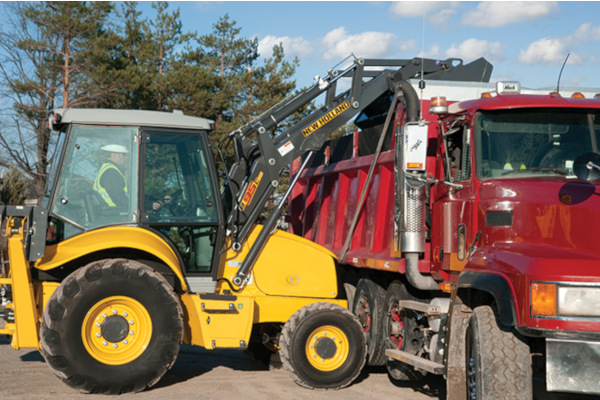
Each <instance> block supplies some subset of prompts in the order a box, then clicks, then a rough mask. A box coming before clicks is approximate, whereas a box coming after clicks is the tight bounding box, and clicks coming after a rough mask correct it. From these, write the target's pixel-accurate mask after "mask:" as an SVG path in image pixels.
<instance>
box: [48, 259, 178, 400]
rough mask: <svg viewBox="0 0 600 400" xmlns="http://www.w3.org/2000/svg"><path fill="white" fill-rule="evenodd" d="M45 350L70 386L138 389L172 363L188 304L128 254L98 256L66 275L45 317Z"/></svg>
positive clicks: (107, 390)
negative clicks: (111, 257) (128, 256)
mask: <svg viewBox="0 0 600 400" xmlns="http://www.w3.org/2000/svg"><path fill="white" fill-rule="evenodd" d="M40 334H41V343H42V351H41V352H42V354H43V356H44V358H45V359H46V361H47V363H48V365H50V367H51V368H52V370H53V371H54V373H55V374H56V375H57V376H58V377H59V378H60V379H62V380H63V381H64V382H65V383H66V384H67V385H69V386H71V387H73V388H76V389H78V390H80V391H82V392H85V393H103V394H119V393H128V392H139V391H142V390H144V389H146V388H148V387H150V386H152V385H154V384H155V383H156V382H158V380H160V378H162V376H163V375H164V374H165V373H166V372H167V370H168V369H169V368H171V366H172V365H173V363H174V362H175V359H176V358H177V355H178V353H179V347H180V345H181V342H182V340H183V309H182V307H181V304H180V303H179V300H178V299H177V297H176V295H175V293H174V292H173V289H172V288H171V286H170V285H169V284H168V282H167V281H166V280H165V279H164V278H163V277H162V276H161V275H160V274H158V273H157V272H155V271H154V270H152V269H151V268H149V267H147V266H145V265H143V264H141V263H139V262H136V261H130V260H125V259H106V260H100V261H95V262H92V263H90V264H88V265H87V266H85V267H83V268H81V269H79V270H77V271H75V272H73V273H72V274H71V275H69V276H68V277H67V278H66V279H65V280H64V281H63V282H62V284H61V285H60V286H59V287H58V289H56V291H55V292H54V293H53V294H52V296H51V297H50V299H49V301H48V304H47V306H46V309H45V311H44V313H43V316H42V323H41V332H40Z"/></svg>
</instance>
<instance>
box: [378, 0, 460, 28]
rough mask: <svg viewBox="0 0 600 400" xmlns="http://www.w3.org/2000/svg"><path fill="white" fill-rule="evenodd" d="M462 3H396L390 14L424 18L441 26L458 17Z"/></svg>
mask: <svg viewBox="0 0 600 400" xmlns="http://www.w3.org/2000/svg"><path fill="white" fill-rule="evenodd" d="M459 7H460V2H457V1H396V2H394V3H393V4H392V6H391V7H390V13H391V14H392V15H394V16H398V17H404V18H422V17H423V16H425V19H426V20H427V21H428V22H430V23H432V24H435V25H441V24H443V23H445V22H446V21H448V20H449V19H450V18H452V17H453V16H454V15H456V12H457V9H458V8H459Z"/></svg>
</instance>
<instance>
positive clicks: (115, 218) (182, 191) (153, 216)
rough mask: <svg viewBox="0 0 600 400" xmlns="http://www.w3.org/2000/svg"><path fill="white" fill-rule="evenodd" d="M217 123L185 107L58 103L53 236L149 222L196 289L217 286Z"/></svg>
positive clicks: (49, 195)
mask: <svg viewBox="0 0 600 400" xmlns="http://www.w3.org/2000/svg"><path fill="white" fill-rule="evenodd" d="M211 123H212V121H210V120H207V119H203V118H194V117H190V116H185V115H183V114H181V113H161V112H152V111H130V110H103V109H100V110H98V109H95V110H87V109H66V110H56V111H55V113H54V114H53V116H52V126H53V127H54V129H57V130H59V131H60V136H59V146H58V152H59V154H57V156H56V157H55V164H54V166H53V169H52V174H51V175H52V179H51V180H50V182H51V183H50V184H49V185H48V187H47V192H46V196H45V197H44V204H43V205H44V206H45V207H47V208H48V210H49V211H50V217H51V234H52V236H51V240H53V241H54V242H61V241H63V240H65V239H68V238H71V237H73V236H76V235H79V234H81V233H84V232H87V231H90V230H93V229H96V228H99V227H106V226H115V225H116V226H119V225H130V226H131V225H133V226H140V227H144V228H147V229H150V230H152V231H154V232H156V233H158V234H159V235H162V236H164V237H166V238H168V239H169V240H168V242H169V243H170V244H171V245H173V246H175V247H176V248H177V250H178V253H179V255H180V257H181V261H182V267H183V270H184V271H185V273H186V277H187V280H188V283H189V284H190V286H191V287H192V289H193V290H196V291H213V290H214V289H215V286H216V271H217V265H218V258H219V257H218V252H219V251H220V249H217V248H215V244H216V243H217V242H219V240H218V239H220V240H222V238H220V237H218V236H219V234H220V233H222V232H221V229H219V227H220V226H223V218H224V217H223V210H222V207H221V204H220V202H219V201H218V197H217V196H216V194H217V193H218V188H217V178H216V171H215V168H214V165H213V163H212V161H210V160H212V155H211V153H210V152H209V146H208V141H207V133H208V132H209V131H210V129H211ZM111 180H112V181H111ZM115 181H116V182H115Z"/></svg>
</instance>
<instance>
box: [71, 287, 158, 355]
mask: <svg viewBox="0 0 600 400" xmlns="http://www.w3.org/2000/svg"><path fill="white" fill-rule="evenodd" d="M81 338H82V340H83V345H84V346H85V348H86V350H87V351H88V353H89V354H90V355H91V356H92V357H94V358H95V359H96V360H97V361H99V362H101V363H103V364H108V365H123V364H127V363H129V362H131V361H133V360H135V359H136V358H138V357H139V356H140V355H141V354H142V353H143V352H144V351H145V350H146V348H147V347H148V344H149V343H150V339H151V338H152V319H151V318H150V314H149V313H148V310H146V308H145V307H144V306H143V305H142V304H141V303H140V302H138V301H137V300H134V299H132V298H131V297H125V296H113V297H108V298H106V299H104V300H102V301H99V302H98V303H96V304H94V305H93V306H92V307H91V308H90V310H89V311H88V313H87V314H86V316H85V318H84V320H83V324H82V327H81Z"/></svg>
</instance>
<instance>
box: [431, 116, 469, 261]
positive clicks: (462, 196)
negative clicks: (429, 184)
mask: <svg viewBox="0 0 600 400" xmlns="http://www.w3.org/2000/svg"><path fill="white" fill-rule="evenodd" d="M440 140H441V139H440ZM445 140H446V146H442V148H441V149H440V151H439V152H438V157H437V159H438V163H441V164H442V165H443V180H445V181H447V182H451V183H454V184H456V185H452V186H449V185H443V184H439V183H438V184H436V185H435V186H434V190H433V202H432V203H433V204H432V230H431V231H432V232H431V248H432V252H433V254H432V255H433V257H432V258H433V265H434V269H437V270H439V269H443V270H446V271H461V270H462V268H463V267H464V265H465V263H466V261H467V252H468V248H469V246H470V245H471V243H472V242H473V240H474V238H475V235H476V233H477V232H475V231H474V229H475V225H474V210H473V206H474V204H475V201H474V200H475V195H474V193H475V191H474V184H473V176H474V174H473V168H472V150H471V143H472V141H471V137H470V129H468V126H467V125H464V126H463V127H462V128H461V129H459V130H458V131H456V132H455V133H453V134H451V135H449V136H447V137H446V138H445Z"/></svg>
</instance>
